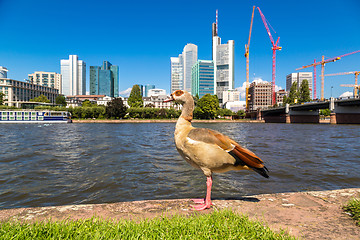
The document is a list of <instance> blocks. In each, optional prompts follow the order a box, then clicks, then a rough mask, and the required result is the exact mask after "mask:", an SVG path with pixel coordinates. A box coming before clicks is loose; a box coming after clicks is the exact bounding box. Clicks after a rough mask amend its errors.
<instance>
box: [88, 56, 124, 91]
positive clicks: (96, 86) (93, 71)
mask: <svg viewBox="0 0 360 240" xmlns="http://www.w3.org/2000/svg"><path fill="white" fill-rule="evenodd" d="M90 95H106V96H109V97H118V96H119V67H118V66H115V65H112V64H111V63H110V62H108V61H104V62H103V65H102V66H101V67H98V66H90Z"/></svg>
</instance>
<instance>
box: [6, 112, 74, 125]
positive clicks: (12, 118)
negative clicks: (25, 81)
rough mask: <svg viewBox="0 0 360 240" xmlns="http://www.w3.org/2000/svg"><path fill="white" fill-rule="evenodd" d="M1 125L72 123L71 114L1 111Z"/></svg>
mask: <svg viewBox="0 0 360 240" xmlns="http://www.w3.org/2000/svg"><path fill="white" fill-rule="evenodd" d="M0 123H71V117H70V113H69V112H66V111H50V110H28V109H26V110H25V109H14V110H9V109H6V110H0Z"/></svg>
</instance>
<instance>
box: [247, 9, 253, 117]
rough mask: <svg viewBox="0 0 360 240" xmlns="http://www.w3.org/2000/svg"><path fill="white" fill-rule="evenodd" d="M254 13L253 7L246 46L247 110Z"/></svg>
mask: <svg viewBox="0 0 360 240" xmlns="http://www.w3.org/2000/svg"><path fill="white" fill-rule="evenodd" d="M254 11H255V6H253V11H252V15H251V23H250V31H249V40H248V44H245V57H246V95H245V96H246V110H249V99H248V98H249V97H248V95H249V48H250V38H251V31H252V25H253V20H254Z"/></svg>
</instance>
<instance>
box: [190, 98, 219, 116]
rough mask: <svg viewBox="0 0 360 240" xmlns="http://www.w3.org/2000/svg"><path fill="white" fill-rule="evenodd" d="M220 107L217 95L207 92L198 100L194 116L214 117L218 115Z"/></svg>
mask: <svg viewBox="0 0 360 240" xmlns="http://www.w3.org/2000/svg"><path fill="white" fill-rule="evenodd" d="M218 109H219V100H218V98H217V96H216V95H210V94H206V95H204V96H203V97H202V98H200V100H199V101H198V104H197V106H196V108H195V110H194V116H195V117H196V118H201V119H212V118H215V117H216V114H217V110H218Z"/></svg>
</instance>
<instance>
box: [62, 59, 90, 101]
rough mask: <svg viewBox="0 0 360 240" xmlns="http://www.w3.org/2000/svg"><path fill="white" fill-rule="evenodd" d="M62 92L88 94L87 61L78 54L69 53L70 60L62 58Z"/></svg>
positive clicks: (66, 94)
mask: <svg viewBox="0 0 360 240" xmlns="http://www.w3.org/2000/svg"><path fill="white" fill-rule="evenodd" d="M60 64H61V75H62V91H61V92H62V94H64V95H65V96H68V95H85V94H86V63H85V62H84V61H82V60H78V56H77V55H69V60H63V59H62V60H61V61H60Z"/></svg>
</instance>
